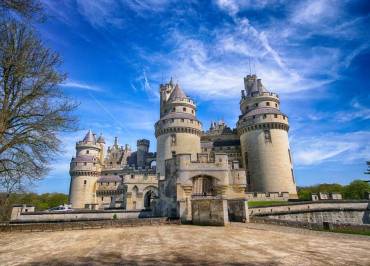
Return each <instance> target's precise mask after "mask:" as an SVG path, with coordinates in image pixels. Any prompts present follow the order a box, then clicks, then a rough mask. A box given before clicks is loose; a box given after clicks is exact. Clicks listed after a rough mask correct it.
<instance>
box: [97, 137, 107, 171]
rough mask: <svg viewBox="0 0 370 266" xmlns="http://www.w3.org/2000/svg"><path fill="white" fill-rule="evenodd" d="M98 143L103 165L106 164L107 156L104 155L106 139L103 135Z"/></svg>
mask: <svg viewBox="0 0 370 266" xmlns="http://www.w3.org/2000/svg"><path fill="white" fill-rule="evenodd" d="M96 142H97V144H98V145H99V146H100V153H99V160H100V163H101V164H102V165H103V164H104V159H105V154H104V150H105V139H104V137H103V135H102V134H100V136H99V138H98V140H97V141H96Z"/></svg>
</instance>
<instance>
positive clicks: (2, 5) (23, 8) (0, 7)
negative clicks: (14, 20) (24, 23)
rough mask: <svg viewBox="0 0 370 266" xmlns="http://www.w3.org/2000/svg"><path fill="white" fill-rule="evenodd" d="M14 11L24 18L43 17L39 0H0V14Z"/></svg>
mask: <svg viewBox="0 0 370 266" xmlns="http://www.w3.org/2000/svg"><path fill="white" fill-rule="evenodd" d="M9 12H15V13H17V14H19V15H20V16H21V17H23V18H26V19H36V20H37V19H43V18H44V14H43V8H42V5H41V2H40V1H39V0H0V14H1V13H3V14H5V13H9Z"/></svg>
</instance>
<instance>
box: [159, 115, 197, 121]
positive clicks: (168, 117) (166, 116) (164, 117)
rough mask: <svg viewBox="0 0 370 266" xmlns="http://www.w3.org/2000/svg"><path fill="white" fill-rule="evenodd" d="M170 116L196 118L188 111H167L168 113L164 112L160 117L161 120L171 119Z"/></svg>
mask: <svg viewBox="0 0 370 266" xmlns="http://www.w3.org/2000/svg"><path fill="white" fill-rule="evenodd" d="M171 118H183V119H193V120H197V118H196V117H195V116H194V115H192V114H189V113H169V114H166V115H165V116H163V117H162V118H161V120H164V119H171Z"/></svg>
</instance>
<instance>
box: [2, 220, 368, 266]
mask: <svg viewBox="0 0 370 266" xmlns="http://www.w3.org/2000/svg"><path fill="white" fill-rule="evenodd" d="M95 264H98V265H102V264H109V265H112V264H117V265H118V264H119V265H225V264H226V265H370V237H366V236H353V235H344V234H335V233H325V232H313V231H307V230H300V229H293V228H287V227H279V226H271V225H256V224H249V225H244V224H235V225H232V226H229V227H201V226H185V225H182V226H178V225H165V226H143V227H127V228H110V229H94V230H75V231H64V232H63V231H59V232H37V233H36V232H35V233H3V234H0V265H3V266H4V265H95Z"/></svg>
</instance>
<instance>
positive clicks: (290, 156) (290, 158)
mask: <svg viewBox="0 0 370 266" xmlns="http://www.w3.org/2000/svg"><path fill="white" fill-rule="evenodd" d="M288 154H289V161H290V163H292V155H291V154H290V149H288Z"/></svg>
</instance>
